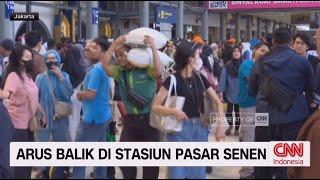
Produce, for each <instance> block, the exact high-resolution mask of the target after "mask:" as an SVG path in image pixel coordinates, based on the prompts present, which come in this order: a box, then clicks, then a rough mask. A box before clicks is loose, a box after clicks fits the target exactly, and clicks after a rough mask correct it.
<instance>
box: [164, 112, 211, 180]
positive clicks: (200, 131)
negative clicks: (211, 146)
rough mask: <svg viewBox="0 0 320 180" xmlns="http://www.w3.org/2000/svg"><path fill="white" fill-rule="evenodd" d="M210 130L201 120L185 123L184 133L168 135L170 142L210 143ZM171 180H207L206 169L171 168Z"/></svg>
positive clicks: (194, 119) (190, 120) (191, 120)
mask: <svg viewBox="0 0 320 180" xmlns="http://www.w3.org/2000/svg"><path fill="white" fill-rule="evenodd" d="M208 134H209V131H208V128H206V127H204V126H203V125H202V124H201V122H200V119H199V118H192V119H188V120H184V121H183V125H182V131H181V132H178V133H169V134H167V141H168V142H186V143H188V142H208ZM168 170H169V179H186V178H187V179H205V178H206V167H169V168H168Z"/></svg>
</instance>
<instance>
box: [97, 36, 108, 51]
mask: <svg viewBox="0 0 320 180" xmlns="http://www.w3.org/2000/svg"><path fill="white" fill-rule="evenodd" d="M93 42H95V43H96V44H98V45H99V46H100V47H101V50H102V51H103V52H104V51H107V50H108V49H109V47H110V45H111V43H110V42H109V41H108V38H107V37H106V36H101V37H98V38H96V39H94V41H93Z"/></svg>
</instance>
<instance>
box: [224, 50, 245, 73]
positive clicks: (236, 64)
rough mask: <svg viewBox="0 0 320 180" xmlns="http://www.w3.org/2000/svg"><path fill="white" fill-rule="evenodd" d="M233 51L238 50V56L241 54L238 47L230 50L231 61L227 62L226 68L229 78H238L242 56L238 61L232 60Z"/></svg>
mask: <svg viewBox="0 0 320 180" xmlns="http://www.w3.org/2000/svg"><path fill="white" fill-rule="evenodd" d="M235 49H239V51H240V54H241V49H240V47H239V46H235V47H233V48H232V59H231V61H229V62H228V63H227V65H226V68H227V73H228V74H229V75H230V76H231V77H238V75H239V68H240V65H241V63H242V56H240V59H234V58H233V51H234V50H235Z"/></svg>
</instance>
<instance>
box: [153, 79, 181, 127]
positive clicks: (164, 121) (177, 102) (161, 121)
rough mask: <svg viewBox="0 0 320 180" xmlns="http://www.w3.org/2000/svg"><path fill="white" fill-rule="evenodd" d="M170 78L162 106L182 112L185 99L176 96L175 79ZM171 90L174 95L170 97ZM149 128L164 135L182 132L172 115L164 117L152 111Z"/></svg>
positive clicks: (178, 122) (177, 121)
mask: <svg viewBox="0 0 320 180" xmlns="http://www.w3.org/2000/svg"><path fill="white" fill-rule="evenodd" d="M170 78H171V79H170V86H169V89H168V94H167V98H166V101H165V103H164V106H165V107H169V108H178V109H180V110H182V108H183V106H184V102H185V97H183V96H177V80H176V77H175V76H174V75H170ZM173 88H174V91H175V95H174V96H171V92H172V89H173ZM156 96H157V95H156ZM155 98H156V97H155ZM155 98H154V100H155ZM150 126H151V127H154V128H156V129H158V130H159V131H161V132H164V133H174V132H180V131H182V122H181V121H179V120H177V119H176V118H175V116H174V115H167V116H164V115H161V114H158V113H155V112H154V111H151V114H150Z"/></svg>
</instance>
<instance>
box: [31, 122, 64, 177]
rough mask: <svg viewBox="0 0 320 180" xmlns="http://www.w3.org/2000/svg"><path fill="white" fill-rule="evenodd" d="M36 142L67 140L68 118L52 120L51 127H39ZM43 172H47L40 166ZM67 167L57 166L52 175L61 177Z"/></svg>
mask: <svg viewBox="0 0 320 180" xmlns="http://www.w3.org/2000/svg"><path fill="white" fill-rule="evenodd" d="M37 141H38V142H50V141H52V142H69V141H70V133H69V118H65V119H59V120H54V121H52V127H50V128H48V129H41V130H40V131H39V132H38V134H37ZM40 170H42V171H43V172H44V173H45V174H46V173H47V171H46V170H48V169H46V167H40ZM67 170H68V169H67V167H57V168H56V171H55V173H54V174H53V176H54V177H57V178H63V173H64V171H67Z"/></svg>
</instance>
